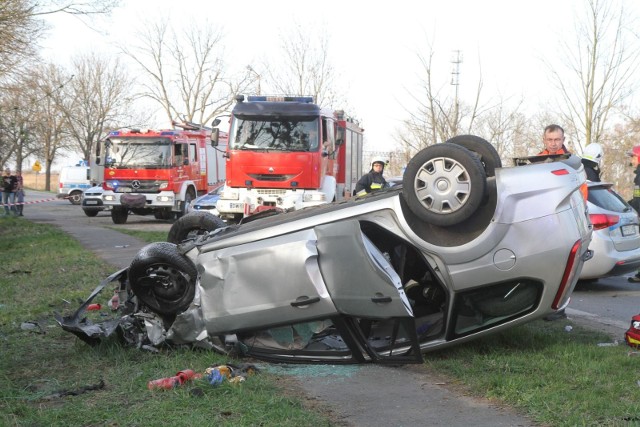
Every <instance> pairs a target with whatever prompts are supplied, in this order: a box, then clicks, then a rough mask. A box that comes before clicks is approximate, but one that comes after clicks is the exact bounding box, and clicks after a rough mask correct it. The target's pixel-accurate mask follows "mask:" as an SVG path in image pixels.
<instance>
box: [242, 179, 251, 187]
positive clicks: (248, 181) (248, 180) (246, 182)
mask: <svg viewBox="0 0 640 427" xmlns="http://www.w3.org/2000/svg"><path fill="white" fill-rule="evenodd" d="M244 185H246V186H247V187H251V186H252V185H253V181H252V180H250V179H247V180H246V181H245V182H244Z"/></svg>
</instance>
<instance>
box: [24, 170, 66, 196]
mask: <svg viewBox="0 0 640 427" xmlns="http://www.w3.org/2000/svg"><path fill="white" fill-rule="evenodd" d="M22 179H23V181H24V186H25V188H31V189H34V190H38V191H44V188H45V184H46V179H47V177H46V175H45V174H43V173H35V172H26V171H25V172H22ZM58 180H59V174H57V173H55V174H54V173H52V174H51V187H50V188H51V191H58Z"/></svg>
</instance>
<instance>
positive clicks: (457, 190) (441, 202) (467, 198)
mask: <svg viewBox="0 0 640 427" xmlns="http://www.w3.org/2000/svg"><path fill="white" fill-rule="evenodd" d="M402 185H403V192H402V194H403V197H404V199H405V201H406V202H407V205H408V206H409V209H411V212H413V213H414V214H415V215H416V216H417V217H418V218H420V219H421V220H423V221H425V222H428V223H431V224H434V225H437V226H442V227H446V226H450V225H455V224H458V223H461V222H462V221H464V220H466V219H467V218H469V217H470V216H471V215H473V213H474V212H475V211H476V209H477V208H478V206H479V205H480V204H481V202H482V200H483V198H484V194H485V191H486V188H487V177H486V174H485V171H484V168H483V167H482V163H480V159H479V157H478V156H477V155H474V154H473V153H472V152H471V151H469V150H468V149H466V148H464V147H462V146H461V145H457V144H436V145H432V146H429V147H427V148H424V149H422V150H421V151H419V152H418V154H416V155H415V156H414V157H413V158H412V159H411V161H409V164H408V165H407V168H406V170H405V173H404V176H403V178H402Z"/></svg>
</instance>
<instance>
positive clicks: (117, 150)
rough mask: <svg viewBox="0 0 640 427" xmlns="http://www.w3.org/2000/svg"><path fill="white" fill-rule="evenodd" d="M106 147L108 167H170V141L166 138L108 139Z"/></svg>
mask: <svg viewBox="0 0 640 427" xmlns="http://www.w3.org/2000/svg"><path fill="white" fill-rule="evenodd" d="M106 147H107V153H106V155H107V162H106V163H107V164H106V165H107V166H108V167H118V168H133V167H135V168H154V169H162V168H169V167H171V141H170V140H169V139H168V138H153V139H152V138H110V139H108V140H107V141H106Z"/></svg>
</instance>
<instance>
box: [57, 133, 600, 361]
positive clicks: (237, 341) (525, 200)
mask: <svg viewBox="0 0 640 427" xmlns="http://www.w3.org/2000/svg"><path fill="white" fill-rule="evenodd" d="M538 160H541V161H538V162H535V163H534V162H531V161H521V162H520V163H519V164H522V166H517V167H502V165H501V163H500V158H499V156H498V154H497V152H496V151H495V149H494V148H493V147H492V146H491V144H489V143H488V142H486V141H484V140H482V139H481V138H478V137H475V136H471V135H464V136H458V137H456V138H453V139H452V140H449V141H447V142H446V143H442V144H437V145H434V146H430V147H427V148H425V149H423V150H422V151H420V152H419V153H418V154H417V155H416V156H415V157H414V158H413V159H412V160H411V162H410V163H409V164H408V166H407V168H406V172H405V174H404V177H403V183H402V185H398V186H394V187H391V188H389V189H387V190H383V191H379V192H376V193H371V194H369V195H367V196H365V197H362V198H353V199H350V200H347V201H344V202H339V203H332V204H327V205H322V206H317V207H313V208H308V209H303V210H299V211H293V212H286V213H282V212H276V211H266V212H262V213H260V214H257V215H255V216H253V217H248V218H247V220H246V221H245V222H243V223H240V224H237V225H229V226H227V225H226V224H225V223H224V222H222V221H221V220H220V219H219V218H217V217H215V216H213V215H211V214H209V213H206V212H193V213H190V214H188V215H185V216H184V217H182V218H181V219H180V220H178V221H177V222H176V223H175V224H174V225H173V227H172V229H171V231H170V233H169V239H168V240H169V242H158V243H153V244H151V245H148V246H146V247H144V248H143V249H142V250H141V251H140V252H139V253H138V254H137V256H136V257H135V259H134V260H133V261H132V263H131V265H130V267H129V268H128V269H124V270H121V271H119V272H116V273H114V274H113V275H111V276H109V277H108V278H107V279H105V280H104V281H103V282H102V283H101V284H100V285H99V286H98V288H96V290H95V291H94V292H93V293H92V294H91V296H90V297H89V299H88V300H87V301H86V302H85V304H83V306H82V307H80V309H79V310H78V311H77V312H76V313H74V314H73V315H70V316H66V317H62V316H59V315H58V316H57V320H58V322H59V323H60V324H61V326H62V327H63V328H64V329H66V330H68V331H71V332H73V333H74V334H76V335H78V336H79V337H80V338H82V339H83V340H85V341H87V342H89V343H95V342H97V341H99V340H100V339H101V338H103V337H105V336H108V335H110V334H111V333H112V332H113V331H115V330H119V331H120V332H121V334H120V335H121V336H123V337H125V339H126V340H127V341H129V342H131V343H135V344H137V345H139V346H140V345H147V346H153V347H157V346H159V345H163V344H169V345H183V344H188V345H195V346H199V347H206V348H212V349H214V350H216V351H219V352H222V353H230V352H232V353H233V354H234V355H248V356H252V357H255V358H260V359H264V360H272V361H285V362H303V363H312V362H320V363H361V362H378V363H384V362H393V363H398V362H402V363H406V362H420V361H421V360H422V354H423V353H425V352H428V351H430V350H434V349H440V348H443V347H446V346H451V345H454V344H458V343H462V342H466V341H469V340H471V339H475V338H477V337H480V336H483V335H486V334H489V333H493V332H496V331H500V330H504V329H506V328H511V327H514V326H516V325H520V324H523V323H525V322H529V321H532V320H535V319H538V318H540V317H543V316H545V315H548V314H550V313H552V312H554V311H557V310H559V309H562V308H564V307H565V306H566V305H567V304H568V302H569V297H570V295H571V292H572V290H573V287H574V286H575V283H576V282H577V279H578V275H579V273H580V270H581V269H582V265H583V262H584V261H585V260H586V259H588V257H589V256H590V251H589V250H588V245H589V242H590V239H591V224H590V223H589V220H588V216H587V213H586V201H585V199H586V192H585V189H586V184H585V175H584V172H583V170H582V166H581V164H580V159H579V158H577V157H575V156H568V155H564V156H560V157H558V158H539V159H538ZM113 287H115V291H116V294H117V295H119V298H118V302H117V304H115V306H114V308H116V307H117V311H116V313H117V315H116V316H115V317H114V319H112V320H111V321H108V322H103V323H101V324H93V323H91V322H89V321H87V320H86V318H85V317H83V312H84V310H85V309H86V307H87V306H88V304H90V303H91V301H92V300H93V298H94V297H95V296H96V295H97V294H99V293H100V292H101V291H102V290H103V288H109V289H111V288H113Z"/></svg>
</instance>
